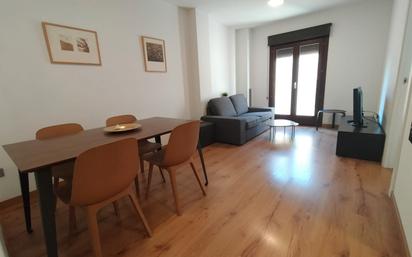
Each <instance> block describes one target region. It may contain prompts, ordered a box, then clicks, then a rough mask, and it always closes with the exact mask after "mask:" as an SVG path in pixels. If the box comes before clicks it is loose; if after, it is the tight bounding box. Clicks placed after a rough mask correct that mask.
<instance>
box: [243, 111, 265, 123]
mask: <svg viewBox="0 0 412 257" xmlns="http://www.w3.org/2000/svg"><path fill="white" fill-rule="evenodd" d="M246 116H252V117H253V116H257V117H259V121H266V120H269V119H271V118H272V112H247V113H244V114H242V115H240V117H246Z"/></svg>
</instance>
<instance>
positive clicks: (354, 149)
mask: <svg viewBox="0 0 412 257" xmlns="http://www.w3.org/2000/svg"><path fill="white" fill-rule="evenodd" d="M351 120H353V118H352V117H350V116H346V117H343V118H342V119H341V121H340V124H339V130H338V141H337V144H336V155H338V156H342V157H351V158H356V159H362V160H369V161H378V162H379V161H381V160H382V154H383V148H384V145H385V131H384V130H383V129H382V127H381V126H380V124H379V123H378V122H376V121H374V120H373V119H364V122H363V125H362V127H355V126H353V124H351V123H350V121H351Z"/></svg>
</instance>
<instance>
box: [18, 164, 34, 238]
mask: <svg viewBox="0 0 412 257" xmlns="http://www.w3.org/2000/svg"><path fill="white" fill-rule="evenodd" d="M19 179H20V189H21V196H22V198H23V208H24V219H25V221H26V231H27V233H29V234H31V233H33V229H32V227H31V213H30V191H29V173H26V172H24V173H23V172H20V171H19Z"/></svg>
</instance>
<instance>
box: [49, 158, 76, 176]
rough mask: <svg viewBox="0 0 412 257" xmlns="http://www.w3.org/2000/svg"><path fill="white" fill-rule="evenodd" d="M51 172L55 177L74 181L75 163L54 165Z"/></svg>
mask: <svg viewBox="0 0 412 257" xmlns="http://www.w3.org/2000/svg"><path fill="white" fill-rule="evenodd" d="M51 170H52V175H53V177H57V178H61V179H64V180H72V178H73V170H74V161H70V162H64V163H60V164H56V165H53V166H52V168H51Z"/></svg>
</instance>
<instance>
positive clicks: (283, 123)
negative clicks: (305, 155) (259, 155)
mask: <svg viewBox="0 0 412 257" xmlns="http://www.w3.org/2000/svg"><path fill="white" fill-rule="evenodd" d="M267 124H268V125H269V127H270V138H269V140H270V141H273V139H274V138H275V136H276V128H283V135H285V133H286V128H287V127H291V128H292V135H291V139H293V138H295V127H296V126H299V123H297V122H294V121H292V120H284V119H275V120H269V121H268V123H267Z"/></svg>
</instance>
